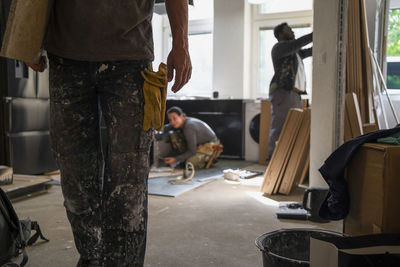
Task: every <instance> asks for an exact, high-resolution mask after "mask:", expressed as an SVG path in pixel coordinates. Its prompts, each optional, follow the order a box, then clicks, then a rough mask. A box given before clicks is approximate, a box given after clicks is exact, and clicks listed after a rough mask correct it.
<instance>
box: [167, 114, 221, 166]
mask: <svg viewBox="0 0 400 267" xmlns="http://www.w3.org/2000/svg"><path fill="white" fill-rule="evenodd" d="M167 115H168V120H169V124H167V125H166V126H165V127H164V132H169V131H170V130H172V129H175V130H174V131H173V133H171V134H170V138H171V144H172V147H173V148H174V150H175V151H177V153H178V156H176V157H165V158H164V162H165V163H167V164H170V165H175V166H176V165H177V164H179V163H181V162H185V163H188V162H190V163H192V164H193V166H194V168H195V169H202V168H205V167H206V165H207V163H208V161H209V160H210V157H211V155H212V154H213V152H214V146H215V145H219V141H218V138H217V136H216V135H215V133H214V131H213V130H212V129H211V128H210V126H208V125H207V124H206V123H205V122H203V121H201V120H199V119H196V118H192V117H187V116H186V115H185V113H183V111H182V109H181V108H179V107H171V108H170V109H168V111H167ZM219 154H220V152H219V153H218V154H217V157H218V156H219Z"/></svg>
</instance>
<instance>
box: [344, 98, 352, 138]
mask: <svg viewBox="0 0 400 267" xmlns="http://www.w3.org/2000/svg"><path fill="white" fill-rule="evenodd" d="M350 139H353V133H352V132H351V127H350V119H349V115H348V114H347V108H346V106H345V109H344V141H345V142H346V141H349V140H350Z"/></svg>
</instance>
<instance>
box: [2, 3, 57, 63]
mask: <svg viewBox="0 0 400 267" xmlns="http://www.w3.org/2000/svg"><path fill="white" fill-rule="evenodd" d="M49 1H50V0H29V1H28V0H13V1H12V2H11V7H10V12H9V14H8V20H7V26H6V31H5V33H4V36H3V42H2V46H1V51H0V56H2V57H6V58H11V59H17V60H22V61H25V62H32V63H39V59H40V53H41V48H42V44H43V39H44V36H45V34H46V28H47V21H48V14H49V10H50V8H49V6H51V5H49V3H50V2H49Z"/></svg>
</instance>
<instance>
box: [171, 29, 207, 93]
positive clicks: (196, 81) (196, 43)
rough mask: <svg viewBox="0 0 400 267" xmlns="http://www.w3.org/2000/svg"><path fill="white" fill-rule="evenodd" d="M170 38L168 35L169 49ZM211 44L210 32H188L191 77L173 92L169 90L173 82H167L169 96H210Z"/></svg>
mask: <svg viewBox="0 0 400 267" xmlns="http://www.w3.org/2000/svg"><path fill="white" fill-rule="evenodd" d="M171 43H172V38H171V37H170V42H169V50H170V49H171ZM212 44H213V35H212V33H211V32H205V33H192V34H189V53H190V57H191V61H192V67H193V70H192V77H191V79H190V81H189V82H188V83H187V84H186V85H185V86H184V87H183V89H182V90H180V91H179V92H178V93H176V94H174V93H172V91H171V90H170V89H171V87H172V85H173V82H171V83H169V84H168V86H169V87H168V89H169V90H168V94H169V96H171V97H172V96H175V97H181V96H191V97H211V95H212V61H213V60H212V55H213V53H212V52H213V51H212V47H213V46H212Z"/></svg>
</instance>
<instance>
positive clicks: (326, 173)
mask: <svg viewBox="0 0 400 267" xmlns="http://www.w3.org/2000/svg"><path fill="white" fill-rule="evenodd" d="M398 132H400V125H397V126H396V127H395V128H392V129H388V130H379V131H375V132H371V133H367V134H364V135H361V136H359V137H356V138H353V139H351V140H350V141H347V142H346V143H344V144H343V145H341V146H340V147H339V148H337V149H336V150H335V151H334V152H333V153H332V154H331V155H330V156H329V157H328V158H327V159H326V160H325V163H324V165H322V167H321V168H320V169H319V172H320V173H321V175H322V177H323V178H324V180H325V181H326V182H327V183H328V185H329V192H328V194H327V196H326V198H325V201H324V202H323V203H322V205H321V208H320V210H319V216H320V217H321V218H323V219H326V220H341V219H343V218H344V217H346V215H347V214H348V213H349V203H350V200H349V193H348V190H347V183H346V181H345V179H344V170H345V168H346V166H347V164H348V163H349V162H350V160H351V159H352V157H353V155H354V154H355V153H356V151H357V149H358V148H359V147H360V146H361V145H362V144H364V143H370V142H376V140H377V139H378V138H382V137H387V136H390V135H393V134H395V133H398Z"/></svg>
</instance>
